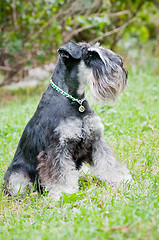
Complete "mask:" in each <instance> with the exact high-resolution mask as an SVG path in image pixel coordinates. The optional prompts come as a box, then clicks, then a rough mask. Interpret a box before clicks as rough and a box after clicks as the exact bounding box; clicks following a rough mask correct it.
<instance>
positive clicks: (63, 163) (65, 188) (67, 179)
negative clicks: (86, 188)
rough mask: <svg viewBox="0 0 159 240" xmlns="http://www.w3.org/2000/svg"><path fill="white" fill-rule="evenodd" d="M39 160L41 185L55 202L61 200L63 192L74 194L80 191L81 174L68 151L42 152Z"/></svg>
mask: <svg viewBox="0 0 159 240" xmlns="http://www.w3.org/2000/svg"><path fill="white" fill-rule="evenodd" d="M38 159H39V165H38V170H39V178H40V181H41V185H42V186H44V187H45V189H46V190H47V191H48V192H49V196H50V197H52V198H53V199H54V200H59V199H60V196H61V194H62V192H65V193H70V194H71V193H74V192H77V191H78V178H79V172H78V170H76V167H75V163H74V162H73V159H72V156H71V155H70V154H69V151H68V150H66V149H65V150H63V151H62V152H61V153H60V152H58V153H57V154H54V153H52V151H50V152H48V153H47V154H46V153H45V152H41V153H40V154H39V155H38Z"/></svg>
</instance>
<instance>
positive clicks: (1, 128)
mask: <svg viewBox="0 0 159 240" xmlns="http://www.w3.org/2000/svg"><path fill="white" fill-rule="evenodd" d="M137 65H138V67H131V68H130V71H129V84H128V88H127V89H126V91H125V92H124V94H123V95H121V96H120V97H119V99H118V100H117V102H116V103H115V104H114V105H111V106H104V107H101V106H100V105H95V104H93V103H91V105H92V107H93V108H94V109H95V111H96V112H97V114H98V115H99V116H100V117H101V119H102V122H103V124H104V126H105V135H104V136H105V140H106V141H107V142H108V143H110V145H111V146H112V148H113V149H114V152H115V154H116V155H117V158H118V159H119V160H120V161H121V162H123V163H125V164H126V165H127V167H128V168H129V169H130V171H131V174H132V177H133V180H134V183H133V184H127V185H124V184H121V186H119V187H115V188H111V187H110V186H107V185H106V184H104V183H102V182H100V181H99V180H97V179H96V178H92V177H91V176H89V175H85V176H84V177H81V178H80V180H79V186H80V190H79V191H78V192H77V194H72V195H66V194H63V196H62V197H61V199H60V201H58V202H54V201H52V200H51V199H50V198H48V196H47V195H44V196H40V195H38V194H37V193H34V192H32V193H31V194H30V195H28V196H26V197H24V198H20V199H12V198H8V197H7V196H5V195H4V194H3V193H2V191H1V192H0V202H1V203H0V239H1V240H3V239H5V240H10V239H15V240H28V239H30V240H41V239H42V240H54V239H55V240H58V239H62V240H65V239H69V240H71V239H72V240H76V239H77V240H82V239H86V240H87V239H91V240H92V239H93V240H97V239H98V240H99V239H115V240H120V239H121V240H123V239H135V240H137V239H151V240H152V239H156V240H157V239H158V236H159V168H158V158H159V157H158V156H159V115H158V114H159V70H158V66H159V59H157V58H151V59H149V60H147V62H146V63H145V65H144V66H142V61H141V62H138V64H137ZM157 75H158V76H157ZM44 88H45V84H44V85H41V86H39V87H37V88H35V89H29V88H28V89H25V90H4V89H0V98H1V102H0V184H2V182H3V175H4V173H5V171H6V169H7V166H8V165H9V163H10V162H11V160H12V158H13V155H14V153H15V150H16V146H17V144H18V141H19V138H20V136H21V133H22V131H23V129H24V127H25V125H26V123H27V122H28V120H29V119H30V117H31V116H32V114H33V113H34V111H35V109H36V106H37V104H38V102H39V100H40V97H41V95H42V92H43V90H44Z"/></svg>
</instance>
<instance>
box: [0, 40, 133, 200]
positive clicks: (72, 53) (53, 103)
mask: <svg viewBox="0 0 159 240" xmlns="http://www.w3.org/2000/svg"><path fill="white" fill-rule="evenodd" d="M58 53H59V58H58V61H57V64H56V67H55V70H54V73H53V76H52V78H51V81H50V84H49V86H48V88H47V90H46V91H45V92H44V94H43V96H42V98H41V100H40V103H39V105H38V107H37V110H36V111H35V113H34V115H33V117H32V118H31V119H30V121H29V122H28V124H27V125H26V127H25V129H24V131H23V134H22V136H21V139H20V141H19V144H18V147H17V150H16V153H15V156H14V158H13V161H12V162H11V164H10V166H9V167H8V170H7V172H6V173H5V176H4V186H5V189H6V191H7V192H8V194H10V195H12V196H17V195H18V194H25V193H26V192H28V191H29V190H30V188H31V185H32V184H33V185H34V187H35V188H36V189H37V190H38V191H42V189H45V191H48V192H49V196H51V197H52V198H53V199H55V200H59V199H60V196H61V194H62V192H65V193H69V194H71V193H74V192H76V191H78V179H79V170H80V169H81V167H82V164H83V163H88V164H89V165H90V171H91V173H92V174H93V175H94V176H96V177H97V178H98V179H100V180H102V181H105V182H106V183H108V184H110V185H115V184H118V183H120V182H121V181H130V180H131V175H130V172H129V170H128V169H127V167H126V166H124V165H123V164H121V163H119V162H118V161H117V160H116V158H115V156H114V154H113V152H112V150H111V148H110V146H109V145H108V144H107V143H106V142H105V141H104V139H103V130H104V126H103V124H102V123H101V120H100V118H99V117H98V116H97V115H96V113H95V112H94V111H93V110H92V109H91V108H90V106H89V104H88V101H87V100H86V98H85V88H86V86H87V85H88V86H89V87H90V91H91V93H92V94H93V96H94V97H95V99H97V100H98V101H100V102H102V103H103V104H105V103H106V102H107V101H108V100H111V101H112V100H116V98H117V96H118V94H119V93H121V92H123V91H124V89H125V87H126V85H127V72H126V70H125V69H124V67H123V62H122V59H121V57H120V56H119V55H116V54H115V53H114V52H112V51H111V50H108V49H104V48H103V47H101V46H99V45H97V44H96V45H94V46H91V45H89V44H87V43H78V44H77V43H75V42H73V41H69V42H68V43H66V44H65V45H63V46H61V47H60V48H59V49H58Z"/></svg>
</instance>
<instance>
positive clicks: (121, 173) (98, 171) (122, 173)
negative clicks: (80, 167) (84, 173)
mask: <svg viewBox="0 0 159 240" xmlns="http://www.w3.org/2000/svg"><path fill="white" fill-rule="evenodd" d="M92 162H93V166H92V167H91V171H92V173H93V174H94V175H95V176H96V177H97V178H99V179H100V180H104V181H105V182H107V183H109V184H111V185H115V184H118V183H120V182H121V181H123V180H124V181H127V180H131V175H130V173H129V170H128V169H127V168H126V166H124V165H123V164H121V163H119V162H118V161H117V160H116V158H115V157H114V155H113V153H112V150H111V148H110V146H109V145H108V144H107V143H105V142H104V140H102V139H98V140H96V141H95V142H94V143H93V145H92Z"/></svg>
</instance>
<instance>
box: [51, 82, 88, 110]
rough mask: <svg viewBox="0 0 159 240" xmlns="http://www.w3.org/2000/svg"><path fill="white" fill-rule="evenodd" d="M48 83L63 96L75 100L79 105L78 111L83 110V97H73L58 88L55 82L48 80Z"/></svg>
mask: <svg viewBox="0 0 159 240" xmlns="http://www.w3.org/2000/svg"><path fill="white" fill-rule="evenodd" d="M50 84H51V86H52V87H53V88H54V89H55V90H56V91H58V92H59V93H61V94H62V95H63V96H65V97H67V98H69V99H71V100H72V101H74V102H77V103H78V104H80V106H79V108H78V110H79V112H84V111H85V107H84V106H83V105H82V103H83V101H84V100H85V98H82V99H77V98H74V97H73V96H71V95H70V94H68V93H66V92H64V91H63V90H62V89H61V88H59V87H58V86H57V85H56V84H55V83H53V81H52V80H50Z"/></svg>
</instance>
